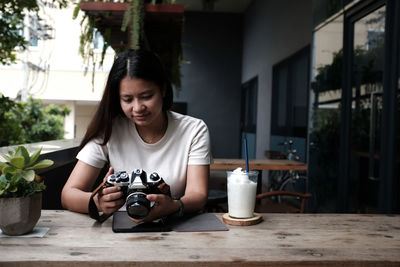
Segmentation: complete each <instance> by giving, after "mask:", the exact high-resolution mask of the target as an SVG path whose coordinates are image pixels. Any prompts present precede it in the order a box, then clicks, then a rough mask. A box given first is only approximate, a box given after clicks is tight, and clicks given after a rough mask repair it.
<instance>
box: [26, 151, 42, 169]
mask: <svg viewBox="0 0 400 267" xmlns="http://www.w3.org/2000/svg"><path fill="white" fill-rule="evenodd" d="M40 152H42V148H40V149H39V150H38V151H36V152H34V153H33V154H32V157H31V160H30V161H29V164H28V165H32V164H33V163H35V161H36V160H37V159H38V158H39V155H40Z"/></svg>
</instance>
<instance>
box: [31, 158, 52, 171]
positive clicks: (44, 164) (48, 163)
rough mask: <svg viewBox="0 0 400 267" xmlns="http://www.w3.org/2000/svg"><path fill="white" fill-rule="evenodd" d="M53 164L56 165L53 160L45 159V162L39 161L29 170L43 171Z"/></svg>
mask: <svg viewBox="0 0 400 267" xmlns="http://www.w3.org/2000/svg"><path fill="white" fill-rule="evenodd" d="M53 164H54V162H53V161H52V160H49V159H44V160H41V161H39V162H38V163H36V164H35V165H33V166H32V167H29V168H28V169H27V170H36V169H43V168H47V167H50V166H51V165H53Z"/></svg>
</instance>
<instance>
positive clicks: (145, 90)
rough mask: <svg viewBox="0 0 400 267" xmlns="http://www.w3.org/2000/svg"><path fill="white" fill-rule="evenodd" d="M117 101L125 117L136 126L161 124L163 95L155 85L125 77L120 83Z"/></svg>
mask: <svg viewBox="0 0 400 267" xmlns="http://www.w3.org/2000/svg"><path fill="white" fill-rule="evenodd" d="M119 99H120V104H121V108H122V110H123V111H124V113H125V115H126V116H127V117H128V118H129V119H130V120H132V121H133V122H134V123H135V124H136V125H137V126H139V127H140V126H144V127H146V126H157V124H158V123H160V124H162V123H163V111H162V106H163V95H162V93H161V90H160V88H159V87H158V85H157V84H155V83H153V82H149V81H146V80H143V79H139V78H130V77H125V78H123V79H122V80H121V82H120V87H119Z"/></svg>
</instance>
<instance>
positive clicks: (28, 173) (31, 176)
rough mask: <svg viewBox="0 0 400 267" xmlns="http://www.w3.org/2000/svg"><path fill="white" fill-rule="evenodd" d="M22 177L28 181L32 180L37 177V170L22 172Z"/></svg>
mask: <svg viewBox="0 0 400 267" xmlns="http://www.w3.org/2000/svg"><path fill="white" fill-rule="evenodd" d="M22 177H23V178H24V179H25V180H26V181H28V182H32V181H33V180H34V179H35V171H34V170H29V171H24V172H23V173H22Z"/></svg>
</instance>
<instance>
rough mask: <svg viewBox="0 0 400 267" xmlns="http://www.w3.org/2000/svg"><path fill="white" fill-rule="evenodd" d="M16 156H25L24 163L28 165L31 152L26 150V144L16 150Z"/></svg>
mask: <svg viewBox="0 0 400 267" xmlns="http://www.w3.org/2000/svg"><path fill="white" fill-rule="evenodd" d="M15 156H22V157H24V164H25V165H27V164H28V163H29V160H30V157H29V152H28V150H26V148H25V147H24V146H19V147H18V148H17V150H16V151H15Z"/></svg>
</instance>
